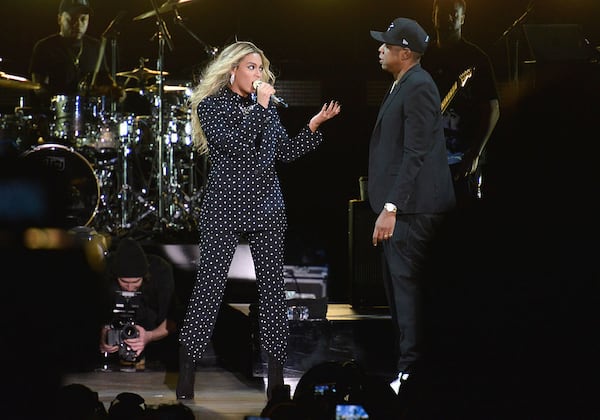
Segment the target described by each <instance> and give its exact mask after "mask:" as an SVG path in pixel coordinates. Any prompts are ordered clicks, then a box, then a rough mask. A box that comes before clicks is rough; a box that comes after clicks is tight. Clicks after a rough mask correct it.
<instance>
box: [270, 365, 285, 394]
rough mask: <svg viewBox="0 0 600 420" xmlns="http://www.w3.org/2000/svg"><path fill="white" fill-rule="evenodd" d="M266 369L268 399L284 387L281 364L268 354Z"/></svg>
mask: <svg viewBox="0 0 600 420" xmlns="http://www.w3.org/2000/svg"><path fill="white" fill-rule="evenodd" d="M267 369H268V370H267V380H268V382H267V399H268V400H269V401H270V400H271V399H272V398H273V396H274V395H276V394H278V393H279V392H280V391H279V390H280V389H282V388H283V387H284V384H283V364H282V363H281V362H279V361H278V360H277V359H276V358H274V357H272V356H269V358H268V363H267ZM278 391H279V392H278Z"/></svg>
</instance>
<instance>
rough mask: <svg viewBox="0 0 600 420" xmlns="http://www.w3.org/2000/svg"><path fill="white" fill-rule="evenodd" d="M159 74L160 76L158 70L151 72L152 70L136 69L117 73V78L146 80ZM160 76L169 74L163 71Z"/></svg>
mask: <svg viewBox="0 0 600 420" xmlns="http://www.w3.org/2000/svg"><path fill="white" fill-rule="evenodd" d="M159 74H160V71H158V70H152V69H148V68H146V67H138V68H135V69H133V70H131V71H122V72H120V73H117V76H121V77H131V78H134V79H137V80H147V79H149V78H151V77H155V76H158V75H159ZM162 74H163V75H168V74H169V72H166V71H163V72H162Z"/></svg>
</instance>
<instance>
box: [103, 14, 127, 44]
mask: <svg viewBox="0 0 600 420" xmlns="http://www.w3.org/2000/svg"><path fill="white" fill-rule="evenodd" d="M126 15H127V11H125V10H121V11H120V12H119V13H118V14H117V16H116V17H115V18H114V19H113V20H112V22H110V24H109V25H108V27H107V28H106V30H105V31H104V32H103V33H102V38H113V37H117V35H119V25H120V24H121V21H122V20H123V18H124V17H125V16H126Z"/></svg>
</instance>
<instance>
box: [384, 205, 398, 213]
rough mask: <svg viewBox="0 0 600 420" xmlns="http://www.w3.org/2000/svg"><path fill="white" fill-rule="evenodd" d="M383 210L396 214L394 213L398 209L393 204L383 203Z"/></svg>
mask: <svg viewBox="0 0 600 420" xmlns="http://www.w3.org/2000/svg"><path fill="white" fill-rule="evenodd" d="M383 208H384V209H385V210H387V211H389V212H390V213H396V211H398V207H396V206H395V205H394V204H392V203H385V204H384V205H383Z"/></svg>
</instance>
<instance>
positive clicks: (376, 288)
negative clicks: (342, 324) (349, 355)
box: [348, 200, 387, 308]
mask: <svg viewBox="0 0 600 420" xmlns="http://www.w3.org/2000/svg"><path fill="white" fill-rule="evenodd" d="M348 216H349V217H348V224H349V229H348V245H349V246H348V252H349V258H348V261H349V263H350V267H349V277H350V304H351V305H352V307H353V308H366V307H374V306H387V299H386V297H385V291H384V288H383V282H382V276H381V257H382V256H381V247H374V246H373V244H372V240H371V238H372V236H373V226H374V225H375V219H376V218H377V215H376V214H375V213H374V212H373V210H371V207H370V206H369V202H368V201H363V200H350V201H349V206H348Z"/></svg>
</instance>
